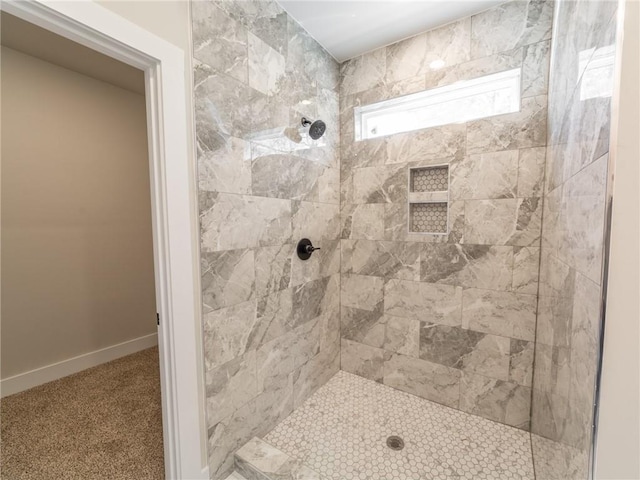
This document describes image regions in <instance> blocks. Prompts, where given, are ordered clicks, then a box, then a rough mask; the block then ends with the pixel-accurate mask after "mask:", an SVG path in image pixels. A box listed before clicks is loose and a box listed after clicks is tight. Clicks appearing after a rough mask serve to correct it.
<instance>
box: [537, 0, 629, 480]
mask: <svg viewBox="0 0 640 480" xmlns="http://www.w3.org/2000/svg"><path fill="white" fill-rule="evenodd" d="M617 4H618V2H615V1H599V2H570V1H561V2H558V3H557V4H556V9H555V21H554V22H555V27H554V28H555V29H556V31H558V32H561V34H559V35H557V36H554V38H553V41H552V52H553V55H552V58H553V60H552V65H551V78H550V95H549V120H548V147H547V156H546V181H545V189H544V214H543V218H544V220H543V226H542V261H541V269H540V294H539V295H540V299H539V306H538V318H537V329H536V347H535V369H534V374H533V398H532V412H531V422H532V423H531V431H532V433H533V435H532V445H533V453H534V462H535V468H536V473H537V475H538V476H540V477H541V478H545V479H547V478H548V479H558V480H559V479H562V480H565V479H570V480H572V479H576V480H577V479H580V480H583V479H586V478H590V475H589V470H590V462H589V460H590V459H589V456H590V449H591V443H592V440H593V430H592V428H593V427H592V425H593V415H594V410H593V405H594V403H595V401H596V399H595V382H596V370H597V364H598V355H599V353H598V351H599V342H600V339H599V332H600V328H601V325H600V308H601V302H600V298H601V290H602V285H601V274H602V261H603V251H604V243H603V242H604V240H603V239H604V234H605V231H604V225H605V203H606V185H607V175H608V172H607V167H608V150H609V133H610V121H611V113H610V112H611V96H610V95H611V91H612V89H613V68H602V69H599V73H598V74H597V75H596V76H595V77H594V75H592V74H590V73H589V70H590V68H592V67H593V66H594V65H596V64H598V62H599V63H600V64H601V63H602V60H597V57H598V56H599V55H598V53H600V52H602V51H603V50H600V49H604V50H606V49H607V48H609V49H610V51H609V53H610V57H609V60H610V65H611V66H612V65H613V62H614V59H615V43H616V42H615V38H616V29H617ZM596 52H598V53H596ZM596 77H597V81H596V83H598V85H599V88H601V89H602V95H601V96H595V97H591V96H590V95H585V92H587V91H593V82H594V80H595V78H596ZM603 87H604V88H603ZM607 91H608V92H609V93H608V94H607V93H605V92H607Z"/></svg>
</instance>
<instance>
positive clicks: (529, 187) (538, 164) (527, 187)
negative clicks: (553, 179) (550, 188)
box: [517, 147, 546, 198]
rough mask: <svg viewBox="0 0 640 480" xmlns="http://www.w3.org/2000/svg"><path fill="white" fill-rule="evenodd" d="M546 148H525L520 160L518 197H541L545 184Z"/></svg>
mask: <svg viewBox="0 0 640 480" xmlns="http://www.w3.org/2000/svg"><path fill="white" fill-rule="evenodd" d="M545 155H546V148H544V147H536V148H524V149H522V150H520V158H519V160H518V190H517V193H518V195H517V196H518V197H520V198H524V197H539V196H541V195H542V190H543V184H544V165H545Z"/></svg>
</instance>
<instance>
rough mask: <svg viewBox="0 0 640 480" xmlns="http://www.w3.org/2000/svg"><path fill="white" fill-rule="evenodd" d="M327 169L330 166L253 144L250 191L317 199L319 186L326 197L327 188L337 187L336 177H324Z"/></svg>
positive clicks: (292, 197) (263, 194)
mask: <svg viewBox="0 0 640 480" xmlns="http://www.w3.org/2000/svg"><path fill="white" fill-rule="evenodd" d="M328 170H332V169H330V168H328V167H326V166H324V165H322V164H321V163H318V162H313V161H309V160H308V159H306V158H303V157H301V156H298V155H292V154H287V153H281V152H278V151H276V150H271V149H269V148H267V147H264V146H262V145H256V144H254V145H253V147H252V161H251V192H252V193H253V195H256V196H264V197H273V198H287V199H300V200H315V201H318V200H319V199H320V191H321V189H323V194H324V195H325V196H326V193H327V191H326V188H327V187H332V188H333V189H335V190H337V187H338V183H336V179H333V180H331V178H330V177H325V175H326V174H327V171H328ZM323 177H325V178H324V180H323V183H324V184H323V185H321V179H323ZM322 187H324V188H322ZM334 203H337V202H334Z"/></svg>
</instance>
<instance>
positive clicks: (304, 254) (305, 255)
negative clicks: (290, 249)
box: [296, 238, 320, 260]
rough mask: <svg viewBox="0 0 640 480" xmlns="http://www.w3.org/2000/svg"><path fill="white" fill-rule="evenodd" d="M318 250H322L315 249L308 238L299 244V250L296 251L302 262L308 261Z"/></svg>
mask: <svg viewBox="0 0 640 480" xmlns="http://www.w3.org/2000/svg"><path fill="white" fill-rule="evenodd" d="M316 250H320V248H319V247H314V246H313V245H312V244H311V240H309V239H308V238H303V239H302V240H300V241H299V242H298V248H297V250H296V251H297V252H298V258H300V260H308V259H309V257H311V254H312V253H313V252H315V251H316Z"/></svg>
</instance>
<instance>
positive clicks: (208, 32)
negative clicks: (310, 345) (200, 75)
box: [191, 2, 248, 83]
mask: <svg viewBox="0 0 640 480" xmlns="http://www.w3.org/2000/svg"><path fill="white" fill-rule="evenodd" d="M191 18H192V26H193V30H192V31H193V39H192V41H193V56H194V58H196V59H197V60H200V61H201V62H203V63H206V64H207V65H209V66H210V67H213V68H214V69H215V70H217V71H218V72H220V73H224V74H226V75H229V76H231V77H233V78H235V79H236V80H239V81H241V82H245V83H246V82H247V79H248V67H247V65H248V60H247V59H248V54H247V42H248V40H247V30H246V29H245V28H244V26H243V25H242V24H240V23H239V22H236V21H235V20H233V19H232V18H229V17H228V16H227V15H225V14H224V13H223V11H222V10H220V9H219V8H218V7H217V6H216V5H215V4H214V3H213V2H195V3H194V4H193V8H192V9H191Z"/></svg>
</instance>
